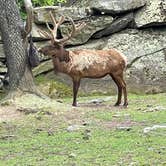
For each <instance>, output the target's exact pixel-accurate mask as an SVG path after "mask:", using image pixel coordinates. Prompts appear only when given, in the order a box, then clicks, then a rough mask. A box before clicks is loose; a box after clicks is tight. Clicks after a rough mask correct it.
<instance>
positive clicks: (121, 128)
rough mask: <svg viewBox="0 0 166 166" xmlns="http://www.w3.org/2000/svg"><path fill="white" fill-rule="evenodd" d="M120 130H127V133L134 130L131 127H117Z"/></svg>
mask: <svg viewBox="0 0 166 166" xmlns="http://www.w3.org/2000/svg"><path fill="white" fill-rule="evenodd" d="M117 129H118V130H125V131H130V130H131V129H132V128H131V127H129V126H119V127H117Z"/></svg>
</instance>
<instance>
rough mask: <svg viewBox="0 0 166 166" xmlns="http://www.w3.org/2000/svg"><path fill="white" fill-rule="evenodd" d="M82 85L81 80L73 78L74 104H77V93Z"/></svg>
mask: <svg viewBox="0 0 166 166" xmlns="http://www.w3.org/2000/svg"><path fill="white" fill-rule="evenodd" d="M79 86H80V80H75V79H73V104H72V106H77V93H78V89H79Z"/></svg>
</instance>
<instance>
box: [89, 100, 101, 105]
mask: <svg viewBox="0 0 166 166" xmlns="http://www.w3.org/2000/svg"><path fill="white" fill-rule="evenodd" d="M103 102H104V100H103V99H93V100H90V101H89V102H88V103H93V104H101V103H103Z"/></svg>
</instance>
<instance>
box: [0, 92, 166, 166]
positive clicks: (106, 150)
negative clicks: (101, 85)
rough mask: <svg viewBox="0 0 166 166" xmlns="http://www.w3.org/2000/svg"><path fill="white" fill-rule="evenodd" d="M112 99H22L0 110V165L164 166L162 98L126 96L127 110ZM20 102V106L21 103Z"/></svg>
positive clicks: (164, 106)
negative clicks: (147, 131)
mask: <svg viewBox="0 0 166 166" xmlns="http://www.w3.org/2000/svg"><path fill="white" fill-rule="evenodd" d="M115 100H116V97H115V96H112V97H107V96H96V97H81V98H79V107H76V108H75V107H72V106H71V101H72V99H71V98H66V99H64V100H61V101H62V103H59V102H57V101H55V100H49V99H44V100H43V99H39V98H36V97H34V96H31V95H26V96H23V97H22V98H19V99H17V100H16V101H15V103H13V104H10V105H7V106H1V107H0V165H2V166H3V165H4V166H6V165H8V166H10V165H11V166H13V165H21V166H22V165H34V166H36V165H37V166H38V165H39V166H42V165H49V166H52V165H55V166H87V165H88V166H110V165H118V166H119V165H165V164H166V160H165V156H166V140H165V136H166V130H165V129H156V130H154V131H150V132H149V133H144V128H145V127H151V126H153V125H156V124H157V125H166V120H165V119H166V113H165V111H166V94H164V93H163V94H158V95H146V96H138V95H130V96H129V103H130V105H129V107H128V108H127V109H124V108H122V107H120V108H118V107H113V104H114V102H115ZM25 101H26V102H25Z"/></svg>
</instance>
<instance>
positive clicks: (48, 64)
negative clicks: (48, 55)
mask: <svg viewBox="0 0 166 166" xmlns="http://www.w3.org/2000/svg"><path fill="white" fill-rule="evenodd" d="M52 70H53V65H52V60H48V61H45V62H43V63H41V64H40V65H39V66H37V67H35V68H34V69H33V75H34V76H38V75H40V74H41V73H47V72H49V71H52Z"/></svg>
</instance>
